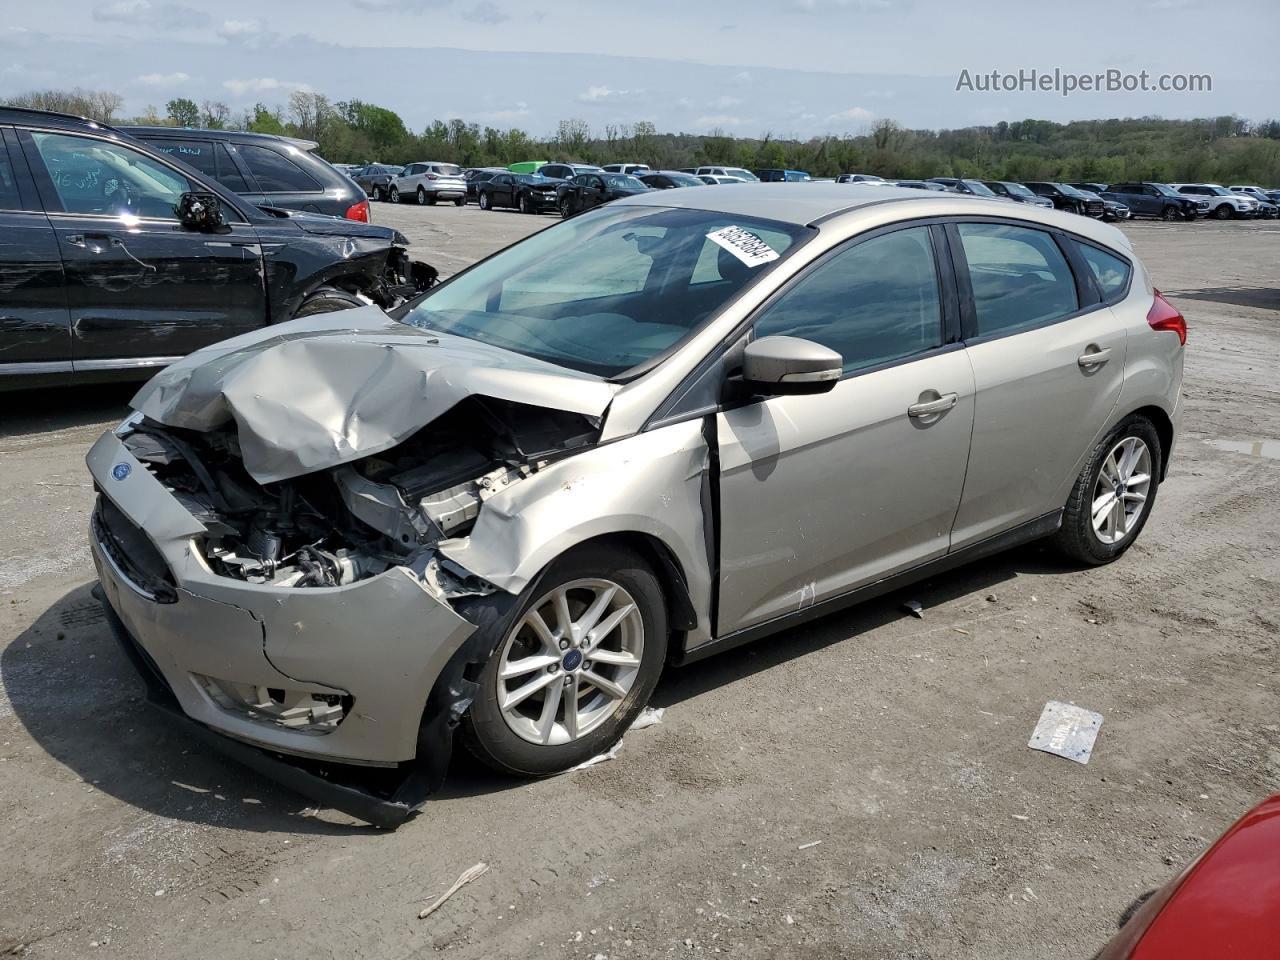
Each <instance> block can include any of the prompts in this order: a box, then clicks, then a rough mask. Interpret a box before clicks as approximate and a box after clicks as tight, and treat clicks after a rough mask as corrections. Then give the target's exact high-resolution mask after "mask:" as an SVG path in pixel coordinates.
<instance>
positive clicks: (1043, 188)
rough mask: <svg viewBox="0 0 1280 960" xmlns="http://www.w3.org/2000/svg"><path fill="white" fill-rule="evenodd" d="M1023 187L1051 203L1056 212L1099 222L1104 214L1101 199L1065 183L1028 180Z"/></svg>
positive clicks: (1104, 210) (1104, 209)
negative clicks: (1063, 211)
mask: <svg viewBox="0 0 1280 960" xmlns="http://www.w3.org/2000/svg"><path fill="white" fill-rule="evenodd" d="M1023 186H1024V187H1026V188H1027V189H1028V190H1030V191H1031V192H1032V193H1034V194H1035V195H1036V196H1038V197H1045V198H1047V199H1048V200H1051V201H1053V205H1054V207H1055V208H1057V209H1058V210H1066V211H1067V212H1068V213H1078V214H1080V216H1082V217H1094V218H1095V219H1098V220H1101V219H1102V215H1103V213H1105V212H1106V208H1105V207H1104V206H1103V203H1102V198H1101V197H1098V196H1096V195H1094V196H1090V195H1086V194H1084V193H1081V192H1080V191H1079V190H1077V189H1076V188H1075V187H1069V186H1067V185H1066V184H1065V183H1057V182H1055V181H1052V180H1028V181H1026V182H1025V183H1024V184H1023Z"/></svg>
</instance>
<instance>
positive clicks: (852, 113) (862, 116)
mask: <svg viewBox="0 0 1280 960" xmlns="http://www.w3.org/2000/svg"><path fill="white" fill-rule="evenodd" d="M874 116H875V114H874V113H872V112H871V111H870V110H866V109H864V108H862V107H850V108H849V109H848V110H841V111H840V112H839V113H833V114H830V115H829V116H828V117H827V120H826V122H827V123H833V122H836V121H840V120H863V121H865V120H870V119H871V118H872V117H874Z"/></svg>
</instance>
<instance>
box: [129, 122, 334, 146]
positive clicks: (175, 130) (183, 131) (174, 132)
mask: <svg viewBox="0 0 1280 960" xmlns="http://www.w3.org/2000/svg"><path fill="white" fill-rule="evenodd" d="M116 129H117V130H120V131H123V132H124V133H127V134H129V136H131V137H149V136H155V135H157V134H159V135H160V136H172V137H187V136H195V137H208V138H209V139H211V140H227V141H230V142H232V143H262V142H270V141H275V142H276V143H288V144H292V145H293V146H295V147H297V148H298V149H300V150H308V151H309V150H314V149H316V147H318V146H320V144H318V143H316V142H315V141H314V140H303V139H301V138H300V137H286V136H282V135H280V134H277V133H249V132H248V131H244V130H212V129H209V128H207V127H147V126H128V127H117V128H116Z"/></svg>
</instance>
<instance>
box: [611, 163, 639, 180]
mask: <svg viewBox="0 0 1280 960" xmlns="http://www.w3.org/2000/svg"><path fill="white" fill-rule="evenodd" d="M649 169H650V168H649V165H648V164H647V163H606V164H605V165H604V172H605V173H629V174H631V175H632V176H634V177H638V176H640V174H642V173H648V172H649Z"/></svg>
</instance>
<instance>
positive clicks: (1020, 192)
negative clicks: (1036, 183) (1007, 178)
mask: <svg viewBox="0 0 1280 960" xmlns="http://www.w3.org/2000/svg"><path fill="white" fill-rule="evenodd" d="M1004 188H1005V189H1006V190H1007V191H1009V193H1011V194H1013V195H1014V196H1015V197H1034V196H1035V194H1034V193H1032V192H1031V191H1030V190H1028V189H1027V188H1026V187H1024V186H1023V185H1022V184H1020V183H1006V184H1005V185H1004Z"/></svg>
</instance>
